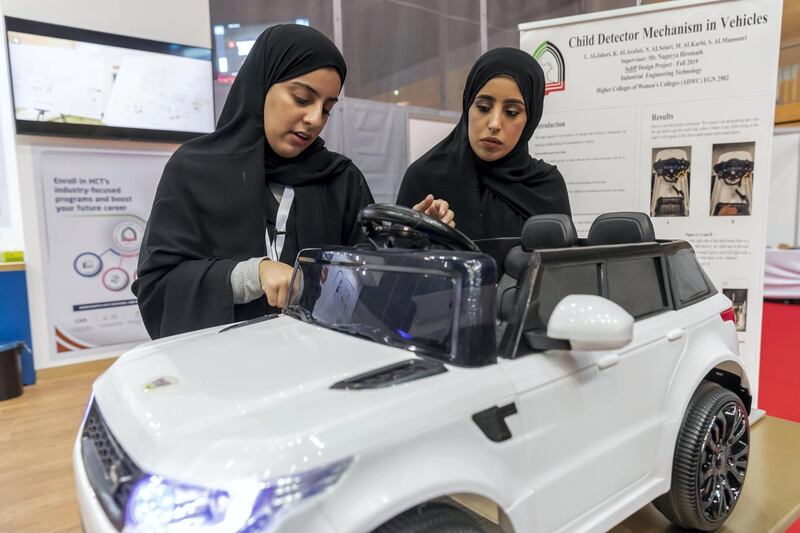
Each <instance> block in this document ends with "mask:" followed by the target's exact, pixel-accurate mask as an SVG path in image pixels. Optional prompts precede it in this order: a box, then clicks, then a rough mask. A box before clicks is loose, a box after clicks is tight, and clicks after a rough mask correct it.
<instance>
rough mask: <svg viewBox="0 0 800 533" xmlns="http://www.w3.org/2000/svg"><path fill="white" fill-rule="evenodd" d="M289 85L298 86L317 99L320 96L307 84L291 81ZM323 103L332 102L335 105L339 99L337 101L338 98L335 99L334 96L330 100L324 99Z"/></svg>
mask: <svg viewBox="0 0 800 533" xmlns="http://www.w3.org/2000/svg"><path fill="white" fill-rule="evenodd" d="M291 85H297V86H300V87H302V88H303V89H306V90H307V91H308V92H310V93H311V94H313V95H314V96H316V97H317V98H319V96H320V95H319V91H317V90H316V89H315V88H313V87H312V86H311V85H309V84H307V83H303V82H302V81H293V82H292V83H291ZM325 101H326V102H333V103H336V102H338V101H339V99H338V98H336V97H335V96H334V97H331V98H326V99H325Z"/></svg>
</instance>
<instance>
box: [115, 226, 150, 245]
mask: <svg viewBox="0 0 800 533" xmlns="http://www.w3.org/2000/svg"><path fill="white" fill-rule="evenodd" d="M143 235H144V228H143V227H142V226H141V224H138V223H136V222H122V223H120V224H117V227H116V228H114V233H113V238H114V246H115V247H116V248H117V249H118V250H119V251H120V252H135V251H137V250H139V246H140V245H141V244H142V236H143Z"/></svg>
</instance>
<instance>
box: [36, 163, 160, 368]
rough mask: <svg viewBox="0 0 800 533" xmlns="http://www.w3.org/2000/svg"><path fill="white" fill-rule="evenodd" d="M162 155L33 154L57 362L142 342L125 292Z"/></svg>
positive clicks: (138, 323) (142, 331)
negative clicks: (36, 164) (38, 191)
mask: <svg viewBox="0 0 800 533" xmlns="http://www.w3.org/2000/svg"><path fill="white" fill-rule="evenodd" d="M168 159H169V154H163V155H161V154H153V153H148V154H139V153H117V152H105V153H104V152H87V151H85V150H80V151H69V150H44V151H42V152H41V153H40V154H39V162H40V172H39V174H40V177H41V180H40V187H41V193H42V198H43V203H44V205H43V212H44V226H45V228H44V234H45V245H46V247H45V249H46V258H45V268H46V273H45V284H46V287H45V289H46V295H47V312H48V322H49V326H50V333H51V336H52V337H51V338H52V342H53V345H54V346H55V348H56V353H58V357H57V358H64V357H72V356H73V355H85V354H86V350H90V349H95V348H102V347H107V346H111V345H117V344H124V343H130V342H137V341H139V342H144V341H146V340H147V339H148V335H147V332H146V330H145V328H144V324H143V322H142V319H141V316H140V315H139V308H138V306H137V303H136V297H135V296H134V295H133V293H132V292H131V284H132V283H133V281H134V280H135V279H136V268H137V264H138V261H139V247H140V245H141V242H142V237H143V235H144V229H145V226H146V224H147V218H148V217H149V214H150V208H151V206H152V204H153V198H154V196H155V191H156V186H157V184H158V178H159V176H160V175H161V172H162V171H163V169H164V165H166V162H167V160H168Z"/></svg>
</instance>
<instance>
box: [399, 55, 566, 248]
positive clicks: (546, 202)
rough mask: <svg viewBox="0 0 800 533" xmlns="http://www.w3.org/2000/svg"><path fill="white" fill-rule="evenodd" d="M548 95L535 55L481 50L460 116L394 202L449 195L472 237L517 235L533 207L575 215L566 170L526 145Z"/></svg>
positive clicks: (408, 176) (422, 159) (413, 170)
mask: <svg viewBox="0 0 800 533" xmlns="http://www.w3.org/2000/svg"><path fill="white" fill-rule="evenodd" d="M543 103H544V74H543V72H542V68H541V67H540V66H539V63H537V62H536V60H534V59H533V58H532V57H531V56H530V55H528V54H526V53H525V52H522V51H521V50H517V49H515V48H497V49H495V50H490V51H489V52H487V53H485V54H483V55H482V56H481V57H480V58H478V60H477V61H476V62H475V65H474V66H473V67H472V70H471V71H470V73H469V76H468V77H467V83H466V86H465V88H464V98H463V101H462V108H463V112H462V114H461V120H460V121H459V122H458V125H456V127H455V129H454V130H453V131H452V132H451V133H450V135H448V136H447V137H446V138H445V139H444V140H443V141H442V142H440V143H439V144H437V145H436V146H434V147H433V148H432V149H431V150H430V151H428V152H427V153H426V154H425V155H423V156H422V157H420V158H419V159H418V160H416V161H415V162H414V163H412V164H411V166H410V167H409V168H408V170H407V171H406V174H405V177H404V178H403V182H402V184H401V186H400V192H399V194H398V196H397V203H398V204H400V205H405V206H412V205H414V204H415V203H416V202H417V201H418V199H419V198H422V197H424V196H425V195H428V194H431V195H433V196H435V197H437V198H442V199H445V200H447V201H448V202H449V204H450V208H451V209H452V210H453V212H454V213H455V214H456V215H457V216H458V229H459V230H461V231H462V232H463V233H465V234H466V235H467V236H468V237H470V238H472V239H484V238H494V237H513V236H516V237H518V236H519V235H520V234H521V233H522V226H523V225H524V223H525V221H526V220H527V219H528V217H530V216H532V215H536V214H545V213H564V214H567V215H571V212H570V206H569V197H568V195H567V187H566V184H565V183H564V178H563V177H562V176H561V173H560V172H559V171H558V169H556V167H554V166H552V165H548V164H547V163H545V162H544V161H541V160H538V159H534V158H532V157H531V156H530V154H529V153H528V141H529V140H530V138H531V136H532V135H533V132H534V130H535V129H536V126H538V124H539V120H540V119H541V118H542V105H543Z"/></svg>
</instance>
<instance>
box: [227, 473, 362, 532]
mask: <svg viewBox="0 0 800 533" xmlns="http://www.w3.org/2000/svg"><path fill="white" fill-rule="evenodd" d="M352 462H353V460H352V458H347V459H344V460H342V461H338V462H336V463H332V464H330V465H327V466H323V467H321V468H317V469H314V470H309V471H307V472H303V473H301V474H296V475H292V476H284V477H279V478H276V479H272V480H270V481H267V482H266V483H264V484H263V485H262V486H263V488H262V490H261V492H260V493H259V495H258V497H257V498H256V501H255V503H254V504H253V512H252V514H251V515H250V518H249V519H248V520H247V523H246V524H245V525H244V527H242V529H240V530H239V533H255V532H257V531H267V530H268V529H269V526H270V525H272V524H273V523H274V521H275V516H276V515H277V514H278V512H279V511H281V510H282V509H285V508H286V507H289V506H291V505H293V504H295V503H298V502H300V501H302V500H306V499H308V498H311V497H312V496H314V495H315V494H319V493H320V492H323V491H324V490H325V489H327V488H329V487H331V486H333V485H335V484H336V482H337V481H339V478H341V477H342V474H344V472H345V470H347V469H348V467H349V466H350V464H351V463H352Z"/></svg>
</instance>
